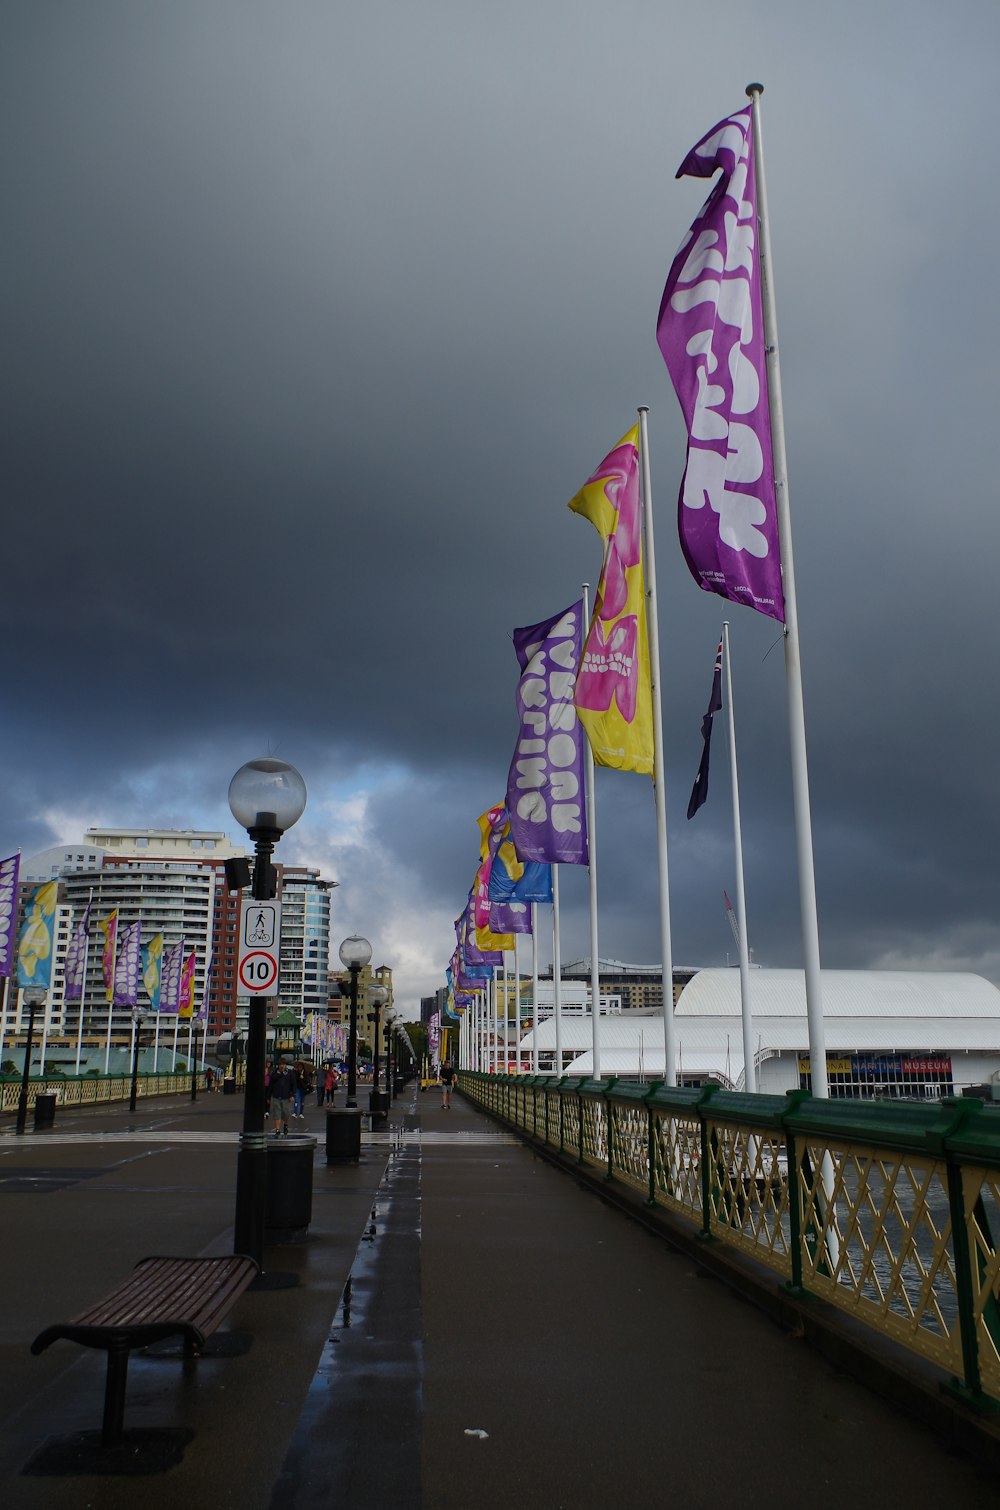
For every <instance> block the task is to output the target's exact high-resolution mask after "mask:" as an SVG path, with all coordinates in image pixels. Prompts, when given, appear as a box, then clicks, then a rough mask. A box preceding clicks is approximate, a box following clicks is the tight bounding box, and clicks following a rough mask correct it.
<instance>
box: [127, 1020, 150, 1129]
mask: <svg viewBox="0 0 1000 1510" xmlns="http://www.w3.org/2000/svg"><path fill="white" fill-rule="evenodd" d="M145 1020H146V1014H145V1012H142V1011H140V1010H139V1008H138V1007H136V1009H135V1011H134V1012H133V1013H132V1084H131V1087H130V1088H129V1093H128V1109H129V1111H130V1112H134V1111H135V1100H136V1096H137V1095H138V1092H139V1032H140V1030H141V1028H142V1025H143V1023H144V1022H145Z"/></svg>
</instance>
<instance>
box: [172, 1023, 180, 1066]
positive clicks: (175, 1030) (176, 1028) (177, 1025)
mask: <svg viewBox="0 0 1000 1510" xmlns="http://www.w3.org/2000/svg"><path fill="white" fill-rule="evenodd" d="M180 1030H181V1019H180V1013H177V1015H176V1016H175V1017H174V1061H173V1064H171V1066H170V1073H171V1074H172V1075H176V1073H177V1036H178V1034H179V1033H180Z"/></svg>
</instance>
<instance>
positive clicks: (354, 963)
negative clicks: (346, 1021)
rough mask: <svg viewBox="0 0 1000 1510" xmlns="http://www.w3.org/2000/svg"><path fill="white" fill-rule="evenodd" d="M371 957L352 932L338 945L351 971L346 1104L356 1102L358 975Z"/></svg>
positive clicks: (366, 945) (369, 948) (365, 942)
mask: <svg viewBox="0 0 1000 1510" xmlns="http://www.w3.org/2000/svg"><path fill="white" fill-rule="evenodd" d="M371 957H372V946H371V944H369V942H368V940H367V939H366V938H362V937H361V935H360V934H359V933H352V934H351V937H350V938H347V939H345V940H344V942H343V943H342V944H341V946H340V960H341V964H342V965H344V967H345V968H346V969H347V970H349V971H350V973H351V1026H350V1030H349V1032H348V1036H347V1104H348V1106H357V1104H358V976H359V975H360V973H361V971H362V970H363V969H364V968H365V966H366V965H367V964H368V963H369V962H370V960H371Z"/></svg>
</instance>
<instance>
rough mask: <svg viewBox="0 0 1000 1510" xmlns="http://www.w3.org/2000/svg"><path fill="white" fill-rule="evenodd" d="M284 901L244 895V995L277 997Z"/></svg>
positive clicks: (241, 977)
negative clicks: (255, 899)
mask: <svg viewBox="0 0 1000 1510" xmlns="http://www.w3.org/2000/svg"><path fill="white" fill-rule="evenodd" d="M280 946H281V903H280V902H274V901H267V902H255V901H254V900H253V899H252V898H250V897H244V898H243V905H242V907H241V909H240V953H239V960H238V964H237V974H238V976H239V994H240V995H241V996H277V994H278V959H279V952H280Z"/></svg>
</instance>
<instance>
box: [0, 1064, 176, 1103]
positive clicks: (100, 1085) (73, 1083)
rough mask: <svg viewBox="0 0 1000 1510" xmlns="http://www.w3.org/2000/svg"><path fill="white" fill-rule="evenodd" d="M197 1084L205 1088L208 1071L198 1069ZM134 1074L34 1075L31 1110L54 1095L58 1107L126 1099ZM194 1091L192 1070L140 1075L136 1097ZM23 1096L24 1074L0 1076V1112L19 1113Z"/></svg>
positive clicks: (29, 1089)
mask: <svg viewBox="0 0 1000 1510" xmlns="http://www.w3.org/2000/svg"><path fill="white" fill-rule="evenodd" d="M198 1087H199V1089H200V1090H204V1088H205V1072H204V1071H203V1070H199V1071H198ZM131 1088H132V1077H131V1075H49V1076H42V1075H33V1076H32V1077H31V1079H30V1080H29V1081H28V1109H29V1110H31V1109H32V1108H33V1107H34V1105H35V1101H36V1099H37V1097H39V1096H41V1095H45V1094H54V1095H55V1097H56V1105H57V1106H58V1107H68V1106H74V1107H75V1106H102V1105H104V1104H105V1103H107V1102H111V1101H127V1100H128V1099H129V1096H130V1094H131ZM185 1091H186V1092H187V1093H188V1094H189V1095H190V1093H191V1072H190V1070H188V1071H187V1073H186V1074H185V1073H184V1072H183V1071H180V1072H178V1073H177V1074H171V1075H161V1074H157V1075H138V1076H137V1077H136V1096H137V1098H139V1097H142V1098H145V1097H147V1096H179V1095H181V1094H183V1093H184V1092H185ZM20 1097H21V1076H20V1075H5V1076H3V1077H2V1079H0V1112H16V1111H17V1107H18V1102H19V1100H20Z"/></svg>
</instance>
